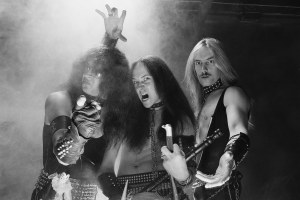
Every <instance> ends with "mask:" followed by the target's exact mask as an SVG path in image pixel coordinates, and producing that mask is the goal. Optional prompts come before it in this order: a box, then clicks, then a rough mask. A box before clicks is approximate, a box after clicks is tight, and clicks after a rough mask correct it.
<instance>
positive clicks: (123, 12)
mask: <svg viewBox="0 0 300 200" xmlns="http://www.w3.org/2000/svg"><path fill="white" fill-rule="evenodd" d="M125 17H126V10H123V11H122V15H121V16H120V19H121V22H122V24H123V23H124V20H125Z"/></svg>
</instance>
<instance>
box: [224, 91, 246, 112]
mask: <svg viewBox="0 0 300 200" xmlns="http://www.w3.org/2000/svg"><path fill="white" fill-rule="evenodd" d="M231 104H235V105H240V106H242V107H245V108H249V107H250V99H249V98H248V96H247V95H246V93H245V92H244V91H243V90H242V88H240V87H237V86H231V87H229V88H227V90H226V92H225V94H224V105H225V106H227V105H231Z"/></svg>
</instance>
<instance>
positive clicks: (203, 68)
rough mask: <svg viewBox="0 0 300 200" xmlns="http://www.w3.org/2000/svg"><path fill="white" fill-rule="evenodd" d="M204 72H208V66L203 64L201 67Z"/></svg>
mask: <svg viewBox="0 0 300 200" xmlns="http://www.w3.org/2000/svg"><path fill="white" fill-rule="evenodd" d="M201 69H202V71H207V64H206V63H203V64H202V66H201Z"/></svg>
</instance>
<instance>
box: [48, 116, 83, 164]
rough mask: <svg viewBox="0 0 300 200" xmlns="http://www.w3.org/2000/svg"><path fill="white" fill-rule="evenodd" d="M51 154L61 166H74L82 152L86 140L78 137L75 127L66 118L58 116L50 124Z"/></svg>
mask: <svg viewBox="0 0 300 200" xmlns="http://www.w3.org/2000/svg"><path fill="white" fill-rule="evenodd" d="M50 126H51V132H52V141H53V153H54V155H55V156H56V158H57V160H58V162H59V163H61V164H62V165H70V164H75V163H76V162H77V160H78V159H79V158H80V156H81V154H82V153H83V152H84V145H85V143H86V142H87V141H88V140H87V139H85V138H83V137H81V136H79V134H78V131H77V129H76V127H75V126H74V125H73V124H72V122H71V119H70V118H69V117H67V116H58V117H56V118H55V119H54V120H53V121H52V122H51V124H50Z"/></svg>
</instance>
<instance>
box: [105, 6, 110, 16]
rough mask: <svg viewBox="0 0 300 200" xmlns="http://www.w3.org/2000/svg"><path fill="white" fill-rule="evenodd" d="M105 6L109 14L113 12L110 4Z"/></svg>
mask: <svg viewBox="0 0 300 200" xmlns="http://www.w3.org/2000/svg"><path fill="white" fill-rule="evenodd" d="M105 7H106V10H107V13H108V15H111V14H112V12H111V8H110V6H109V5H108V4H105Z"/></svg>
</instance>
